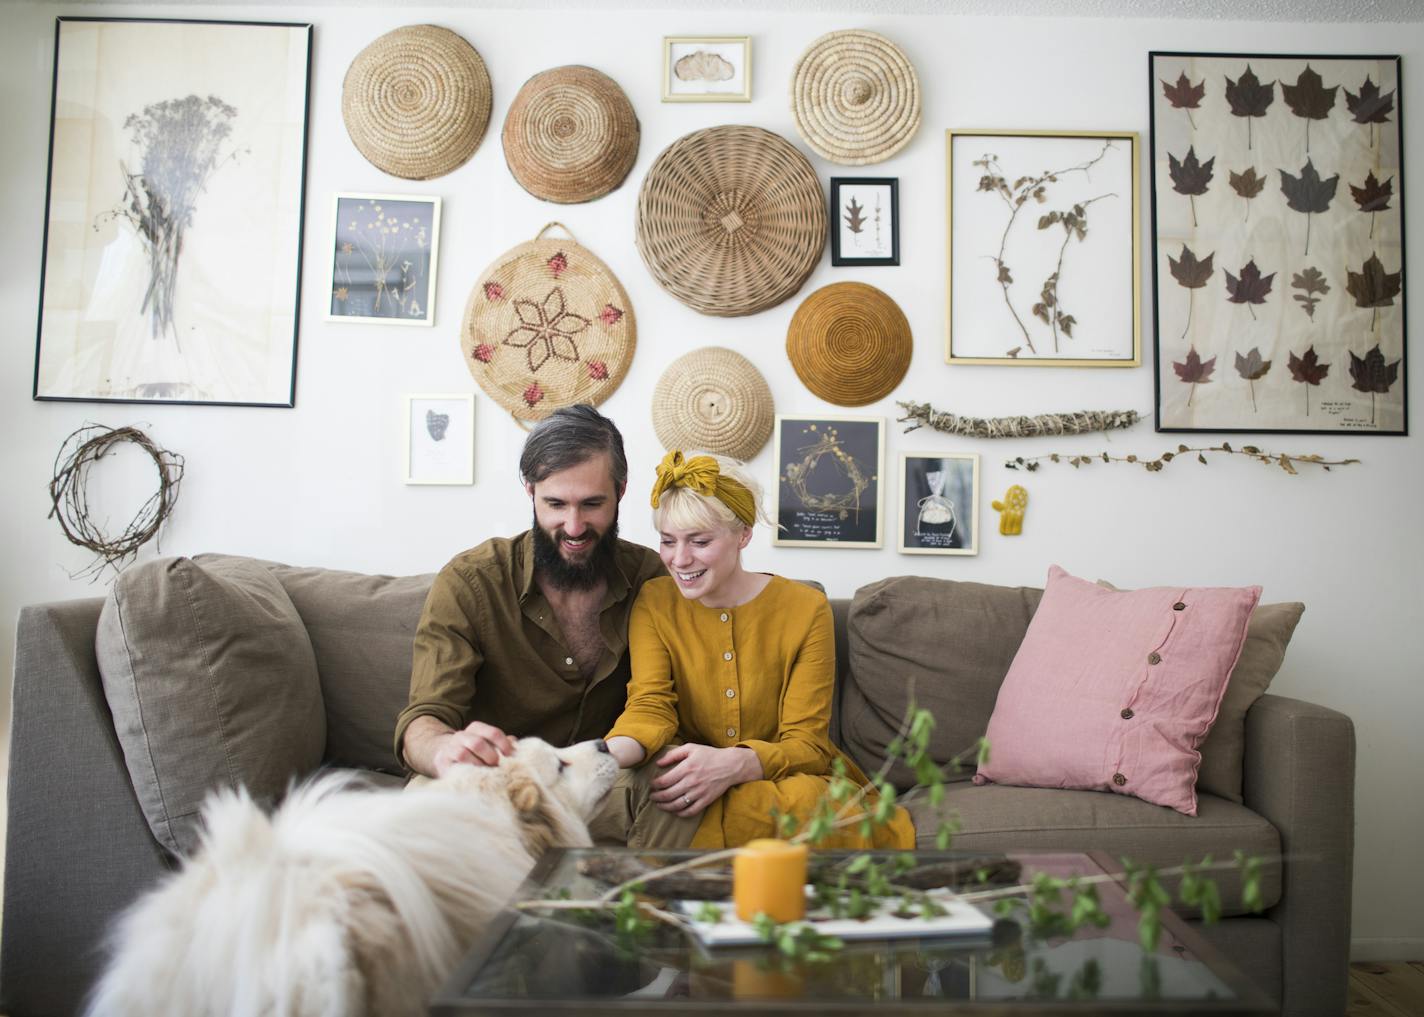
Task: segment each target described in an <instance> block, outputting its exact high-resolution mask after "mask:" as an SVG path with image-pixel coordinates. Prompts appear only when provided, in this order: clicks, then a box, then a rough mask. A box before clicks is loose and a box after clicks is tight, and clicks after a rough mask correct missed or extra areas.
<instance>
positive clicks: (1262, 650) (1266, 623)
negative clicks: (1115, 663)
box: [1098, 579, 1305, 802]
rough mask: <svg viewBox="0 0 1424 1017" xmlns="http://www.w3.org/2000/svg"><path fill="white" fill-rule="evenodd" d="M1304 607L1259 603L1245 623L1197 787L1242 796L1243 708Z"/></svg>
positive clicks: (1258, 691)
mask: <svg viewBox="0 0 1424 1017" xmlns="http://www.w3.org/2000/svg"><path fill="white" fill-rule="evenodd" d="M1098 583H1099V584H1100V585H1102V586H1105V587H1107V588H1108V589H1110V590H1116V589H1118V587H1116V586H1114V585H1113V584H1112V583H1110V582H1108V581H1107V580H1106V579H1099V580H1098ZM1304 612H1305V605H1304V604H1301V603H1299V602H1292V603H1285V604H1257V605H1256V610H1254V611H1252V612H1251V622H1250V624H1248V625H1247V626H1246V642H1245V644H1244V645H1243V646H1242V647H1241V659H1239V660H1238V661H1237V662H1236V667H1235V669H1234V670H1233V671H1232V672H1231V680H1230V681H1229V682H1227V683H1226V695H1225V696H1223V697H1222V699H1221V709H1219V710H1217V712H1216V720H1215V722H1213V723H1212V725H1211V730H1210V731H1209V732H1207V736H1206V740H1205V741H1204V742H1202V743H1201V748H1200V749H1199V750H1198V751H1199V752H1201V768H1200V769H1199V770H1198V771H1197V789H1198V790H1200V791H1206V792H1208V793H1209V794H1214V795H1217V796H1218V797H1221V798H1226V799H1228V800H1230V801H1233V802H1239V801H1241V800H1242V798H1241V765H1242V760H1243V758H1244V756H1245V754H1246V711H1247V710H1249V709H1251V706H1252V704H1254V703H1255V702H1256V700H1258V699H1260V698H1261V697H1262V696H1263V695H1265V694H1266V690H1267V689H1268V688H1270V685H1271V679H1273V678H1275V676H1276V672H1277V671H1279V670H1280V669H1281V664H1282V663H1283V662H1284V661H1285V659H1286V646H1287V645H1289V643H1290V638H1291V636H1292V635H1293V634H1294V632H1295V627H1296V625H1297V624H1298V623H1299V622H1300V616H1301V615H1302V614H1303V613H1304Z"/></svg>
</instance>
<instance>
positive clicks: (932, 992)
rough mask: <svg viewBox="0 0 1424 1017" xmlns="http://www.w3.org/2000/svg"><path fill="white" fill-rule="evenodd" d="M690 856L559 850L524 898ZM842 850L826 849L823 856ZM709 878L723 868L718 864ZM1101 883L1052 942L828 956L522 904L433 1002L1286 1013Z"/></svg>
mask: <svg viewBox="0 0 1424 1017" xmlns="http://www.w3.org/2000/svg"><path fill="white" fill-rule="evenodd" d="M690 857H693V853H692V852H685V851H684V852H678V851H631V850H627V849H613V848H578V849H567V850H566V849H556V850H554V851H551V852H550V853H549V854H547V855H545V857H544V858H543V859H541V860H540V862H539V864H538V865H537V866H536V867H535V869H534V871H533V872H532V873H531V874H530V876H529V879H528V880H527V881H526V882H525V884H524V886H523V887H522V888H521V889H520V891H519V894H518V895H517V897H516V900H524V901H529V900H544V899H561V898H565V897H568V898H572V899H575V900H582V899H591V898H595V897H598V896H599V895H600V894H602V893H603V892H604V891H606V890H608V889H609V888H610V887H611V886H613V885H615V884H616V883H618V882H621V881H622V879H623V878H624V877H626V876H627V875H628V873H629V872H630V871H632V872H636V871H637V869H638V867H640V866H652V867H658V866H663V865H670V864H673V863H675V862H678V861H682V860H685V859H687V858H690ZM836 857H837V855H836V853H834V852H818V853H816V854H813V859H818V860H819V863H820V864H827V863H828V862H833V861H834V860H835V858H836ZM842 857H844V856H843V855H842ZM914 857H915V860H916V866H917V869H916V870H915V871H916V872H921V871H923V872H925V873H929V874H930V878H933V877H934V875H935V874H940V875H941V876H942V878H943V879H944V881H946V882H947V883H948V884H949V885H953V884H954V883H956V882H958V881H959V878H960V877H957V876H954V875H948V876H944V875H943V874H944V873H956V872H961V871H963V872H968V871H974V870H976V869H977V870H980V871H982V870H983V868H984V867H985V864H986V863H987V864H988V865H989V866H990V867H992V866H994V865H995V864H999V865H1001V867H1002V869H1003V872H1004V873H1005V875H1004V878H1012V877H1013V876H1015V875H1017V876H1018V880H1019V881H1020V882H1026V881H1028V880H1030V879H1031V878H1032V876H1033V874H1034V873H1037V872H1047V873H1049V874H1050V875H1054V876H1071V875H1097V874H1102V873H1104V872H1108V871H1113V872H1116V871H1118V869H1117V868H1116V867H1115V865H1114V862H1113V860H1112V859H1110V858H1108V857H1106V856H1101V855H1096V854H1093V855H1083V854H1035V853H1025V854H1013V855H1010V856H996V857H995V858H991V859H985V857H984V856H972V857H973V859H974V860H973V863H972V865H971V864H969V863H968V862H967V859H969V858H971V856H967V855H965V854H963V853H954V852H945V853H939V852H916V853H915V856H914ZM1109 867H1112V868H1109ZM696 871H698V872H699V873H702V870H696ZM698 878H701V879H712V880H715V879H716V878H717V872H716V870H715V869H713V870H711V871H710V872H706V873H703V874H702V875H701V876H699V877H698ZM965 878H968V877H965ZM705 885H707V884H699V886H705ZM712 885H715V884H712ZM971 888H973V887H971ZM673 889H674V892H677V889H676V888H675V887H674V888H673ZM1098 894H1099V898H1100V901H1101V905H1102V910H1103V911H1104V912H1105V913H1106V914H1107V915H1108V916H1109V918H1110V924H1109V925H1108V926H1107V927H1105V928H1097V927H1084V928H1080V929H1079V930H1077V931H1076V932H1075V933H1072V934H1071V935H1067V936H1058V937H1052V938H1047V939H1043V938H1038V937H1036V936H1035V935H1033V934H1032V933H1030V932H1027V931H1025V930H1024V929H1023V928H1021V927H1020V925H1019V924H1018V922H1016V921H1014V920H1012V919H1003V920H1000V921H999V922H997V923H996V924H995V927H994V930H993V933H992V936H989V937H984V938H981V939H978V940H975V941H969V942H966V941H963V940H955V939H930V938H925V939H898V940H876V941H870V940H864V941H847V942H846V943H845V946H844V947H843V948H842V949H841V950H838V951H836V952H834V953H833V954H832V955H831V959H830V960H829V961H822V962H814V963H812V962H806V961H799V960H791V959H789V958H784V957H783V956H782V955H780V954H778V953H776V952H775V951H774V950H773V949H772V948H771V947H766V946H756V947H718V948H716V949H709V948H706V947H703V946H701V945H700V944H699V943H698V942H696V941H695V939H694V938H693V937H691V936H690V935H688V934H686V933H683V932H682V931H679V930H677V929H675V928H672V927H670V926H663V925H658V926H656V927H655V928H653V929H652V930H651V931H647V932H643V933H641V934H638V935H635V936H628V935H620V934H619V933H618V932H617V930H616V929H615V928H614V923H613V921H612V919H611V918H610V917H608V916H607V915H602V916H593V915H589V914H588V913H586V912H585V913H576V912H568V911H518V910H513V909H511V910H508V911H506V912H504V913H502V914H501V915H500V916H499V917H498V918H496V920H495V921H494V922H493V923H492V924H491V926H490V928H489V929H488V930H487V931H486V933H485V935H484V936H483V937H482V939H481V940H480V941H479V942H478V943H476V944H475V945H474V947H473V948H472V949H471V950H470V952H469V954H468V955H467V956H466V958H465V960H464V961H463V962H462V963H461V964H460V966H459V968H458V969H457V970H456V971H455V972H454V973H453V974H452V975H451V977H450V978H449V979H448V980H447V981H446V983H445V985H444V986H443V987H442V988H441V989H440V991H439V992H438V993H437V994H436V996H435V998H434V999H433V1000H432V1002H431V1007H430V1012H431V1014H432V1015H436V1017H454V1015H462V1017H467V1015H476V1014H480V1015H503V1014H520V1015H529V1014H542V1013H567V1014H574V1013H577V1014H580V1015H591V1017H596V1015H603V1014H610V1015H612V1014H626V1013H640V1014H654V1013H659V1014H661V1013H667V1014H672V1013H677V1014H708V1015H711V1014H739V1015H752V1014H764V1013H798V1012H801V1013H817V1014H820V1013H843V1014H851V1013H862V1012H864V1011H867V1010H870V1009H872V1008H873V1009H874V1011H875V1012H876V1013H877V1014H880V1013H885V1014H929V1013H954V1014H979V1013H986V1014H989V1013H992V1014H997V1015H1003V1014H1007V1013H1014V1014H1019V1013H1033V1014H1037V1015H1045V1017H1048V1015H1055V1014H1075V1015H1083V1014H1089V1013H1113V1014H1154V1015H1155V1014H1186V1013H1192V1014H1210V1015H1222V1017H1226V1015H1233V1017H1245V1015H1265V1014H1272V1013H1275V1012H1276V1010H1275V1007H1274V1005H1273V1004H1272V1003H1271V1002H1270V1000H1269V999H1268V998H1267V997H1266V996H1265V994H1264V993H1262V992H1261V991H1260V990H1259V989H1258V988H1256V987H1255V986H1254V985H1253V984H1251V983H1250V982H1249V981H1248V980H1247V979H1246V978H1245V977H1244V976H1243V975H1242V974H1241V973H1240V972H1239V971H1237V970H1236V968H1235V967H1234V966H1232V964H1231V963H1230V962H1229V961H1228V960H1226V959H1225V958H1224V957H1223V956H1222V955H1221V954H1220V953H1219V952H1218V951H1217V950H1216V949H1215V948H1213V947H1212V946H1211V945H1210V944H1209V943H1207V942H1206V941H1205V940H1204V939H1203V938H1202V937H1201V936H1200V935H1199V934H1198V933H1197V932H1195V931H1194V930H1192V929H1191V928H1189V927H1188V926H1187V925H1186V923H1185V922H1183V921H1182V920H1181V919H1180V918H1178V917H1177V916H1176V915H1173V914H1169V913H1164V914H1163V916H1162V935H1161V937H1160V940H1159V942H1158V946H1157V949H1156V950H1155V951H1154V952H1153V953H1151V954H1148V953H1146V952H1145V951H1144V950H1143V949H1142V947H1141V946H1140V945H1139V943H1138V934H1137V912H1136V911H1135V910H1134V909H1133V907H1132V905H1131V904H1130V903H1129V901H1128V900H1127V897H1126V895H1125V892H1124V890H1123V888H1122V886H1121V885H1120V884H1118V883H1117V882H1113V881H1109V882H1104V883H1102V884H1101V885H1099V886H1098ZM683 895H684V894H683V893H681V892H678V896H683ZM697 895H698V896H702V894H697ZM648 896H649V897H653V898H655V899H657V897H658V895H657V894H655V893H649V894H648Z"/></svg>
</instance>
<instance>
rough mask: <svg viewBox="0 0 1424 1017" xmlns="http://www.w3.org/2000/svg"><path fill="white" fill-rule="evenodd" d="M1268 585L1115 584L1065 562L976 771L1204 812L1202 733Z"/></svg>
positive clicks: (997, 709)
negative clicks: (1200, 799) (1079, 574)
mask: <svg viewBox="0 0 1424 1017" xmlns="http://www.w3.org/2000/svg"><path fill="white" fill-rule="evenodd" d="M1260 596H1261V588H1260V587H1259V586H1251V587H1246V588H1242V589H1236V588H1227V587H1190V588H1189V587H1181V586H1174V587H1157V588H1154V589H1150V590H1133V591H1130V592H1125V591H1115V590H1108V589H1105V588H1103V587H1101V586H1098V585H1095V584H1093V583H1089V582H1086V581H1084V580H1082V579H1078V578H1076V577H1074V576H1070V575H1069V574H1068V573H1067V572H1065V571H1063V570H1062V569H1061V568H1059V567H1058V566H1056V565H1055V566H1053V567H1052V568H1050V569H1049V571H1048V584H1047V586H1046V588H1045V589H1044V593H1043V599H1042V600H1041V601H1040V602H1039V605H1038V610H1037V612H1035V614H1034V617H1033V622H1032V623H1031V624H1030V625H1029V628H1028V633H1027V634H1026V635H1025V636H1024V640H1023V645H1022V646H1020V647H1019V652H1018V653H1017V655H1015V657H1014V663H1013V666H1012V667H1011V668H1010V669H1009V673H1008V675H1007V676H1005V678H1004V683H1003V686H1002V687H1001V688H1000V689H999V698H998V700H997V702H996V703H995V704H994V714H993V717H992V718H991V719H990V721H989V731H988V735H987V737H988V740H989V751H990V758H989V761H988V762H987V763H985V764H984V765H983V766H980V767H979V771H978V773H977V774H976V775H975V778H974V779H975V781H976V782H981V781H984V780H992V781H995V782H996V783H1000V784H1019V785H1030V786H1034V787H1058V788H1078V789H1084V790H1093V789H1096V790H1102V791H1109V792H1113V793H1116V794H1127V795H1134V796H1136V797H1138V798H1142V799H1144V800H1146V801H1149V802H1153V803H1155V804H1158V805H1167V806H1170V807H1172V808H1174V809H1177V810H1178V811H1180V812H1184V813H1186V814H1187V815H1189V816H1190V815H1195V814H1196V780H1197V767H1198V765H1200V762H1201V757H1200V756H1199V755H1198V754H1197V751H1196V749H1197V746H1198V745H1200V744H1201V742H1202V740H1203V739H1204V738H1205V737H1206V733H1207V731H1208V729H1209V728H1210V727H1211V723H1212V721H1213V720H1214V719H1215V717H1216V711H1217V708H1218V706H1219V705H1220V704H1221V697H1222V694H1223V693H1224V692H1225V691H1226V682H1227V679H1228V678H1229V677H1230V676H1231V669H1232V668H1233V667H1235V665H1236V659H1237V657H1239V656H1240V654H1241V646H1242V644H1243V643H1244V642H1245V640H1246V626H1247V624H1248V622H1249V621H1250V618H1251V612H1252V610H1253V609H1254V608H1255V606H1256V602H1257V600H1259V599H1260Z"/></svg>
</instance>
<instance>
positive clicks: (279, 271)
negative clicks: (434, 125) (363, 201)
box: [34, 18, 311, 406]
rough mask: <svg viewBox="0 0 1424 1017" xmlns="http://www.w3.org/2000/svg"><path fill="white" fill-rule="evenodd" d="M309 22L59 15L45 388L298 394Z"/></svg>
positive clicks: (45, 393) (163, 394)
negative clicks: (298, 319) (68, 16)
mask: <svg viewBox="0 0 1424 1017" xmlns="http://www.w3.org/2000/svg"><path fill="white" fill-rule="evenodd" d="M310 56H311V26H310V25H299V24H276V23H270V24H269V23H247V22H244V23H237V22H215V21H159V20H110V19H102V18H60V19H58V21H57V25H56V31H55V63H54V106H53V121H52V123H51V125H50V154H49V184H48V190H47V195H46V213H45V239H44V244H45V248H44V260H43V265H42V269H41V271H42V275H41V297H40V320H39V330H38V331H39V335H38V345H37V352H36V358H35V381H34V397H35V398H36V399H73V400H84V401H118V402H147V401H161V402H175V403H216V404H227V405H262V406H291V405H292V401H293V396H294V392H295V385H296V344H297V295H298V293H299V291H300V280H301V244H302V210H303V195H304V178H305V173H306V116H307V80H308V69H309V65H310Z"/></svg>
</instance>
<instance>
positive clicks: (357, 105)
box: [341, 25, 492, 180]
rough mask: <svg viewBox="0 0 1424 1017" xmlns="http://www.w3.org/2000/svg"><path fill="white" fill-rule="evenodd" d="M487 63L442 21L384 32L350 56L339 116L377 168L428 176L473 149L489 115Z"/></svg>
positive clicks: (414, 176)
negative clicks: (444, 25)
mask: <svg viewBox="0 0 1424 1017" xmlns="http://www.w3.org/2000/svg"><path fill="white" fill-rule="evenodd" d="M491 94H492V93H491V91H490V77H489V72H488V71H487V70H486V69H485V62H484V61H483V60H482V59H480V55H479V53H477V52H475V48H474V47H473V46H471V45H470V44H469V43H468V42H466V41H465V40H464V39H463V38H461V37H460V36H458V35H456V34H455V33H454V32H452V31H450V30H449V29H448V28H440V27H439V26H437V25H407V26H406V27H404V28H397V29H396V30H395V31H392V32H387V33H386V34H385V35H383V36H381V37H380V38H379V39H377V40H376V41H375V42H373V43H371V44H370V45H369V46H367V47H366V48H365V49H363V50H362V51H361V52H360V53H358V54H357V55H356V59H355V60H353V61H351V66H350V67H349V68H347V71H346V80H345V81H344V82H343V83H342V86H341V116H342V119H344V120H345V121H346V131H347V133H348V134H350V135H351V141H352V143H353V144H354V145H355V146H356V150H357V151H358V152H360V153H361V154H362V155H363V156H365V157H366V159H367V160H368V161H369V162H370V163H371V165H373V166H375V167H376V168H377V169H379V170H382V171H384V172H386V173H389V174H391V175H392V176H397V177H402V178H404V179H406V180H430V179H431V178H433V177H439V176H444V175H445V174H446V173H449V172H450V171H451V170H454V169H457V168H459V167H460V166H463V165H464V164H465V162H466V160H468V159H469V158H470V156H472V155H474V154H475V149H476V148H478V147H479V144H480V139H482V138H483V137H484V136H485V128H486V127H487V126H488V125H489V118H490V102H491Z"/></svg>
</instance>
